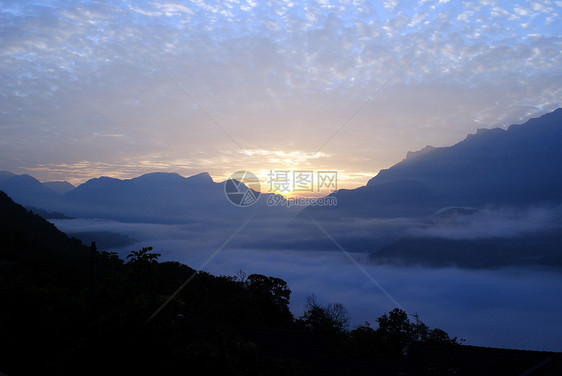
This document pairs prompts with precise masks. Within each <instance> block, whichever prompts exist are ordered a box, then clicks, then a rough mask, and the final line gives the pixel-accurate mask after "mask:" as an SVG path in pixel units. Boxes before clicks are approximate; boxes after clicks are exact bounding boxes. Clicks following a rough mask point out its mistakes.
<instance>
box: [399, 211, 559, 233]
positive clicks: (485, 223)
mask: <svg viewBox="0 0 562 376" xmlns="http://www.w3.org/2000/svg"><path fill="white" fill-rule="evenodd" d="M452 210H454V209H452ZM446 213H451V214H449V215H446V216H443V214H441V215H440V214H437V215H435V217H434V218H433V221H432V223H431V224H429V225H422V226H416V227H412V228H411V229H410V230H409V231H408V232H409V233H410V234H411V235H414V236H420V237H437V238H446V239H454V240H461V239H483V238H513V237H520V236H523V235H525V234H529V233H537V232H541V231H547V230H551V229H554V228H558V227H560V218H561V216H560V214H561V213H562V212H561V208H554V209H552V208H540V207H534V208H528V209H514V208H502V209H484V210H474V211H470V212H457V213H456V214H454V213H452V212H451V211H448V212H444V214H446Z"/></svg>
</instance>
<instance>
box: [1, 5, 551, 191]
mask: <svg viewBox="0 0 562 376" xmlns="http://www.w3.org/2000/svg"><path fill="white" fill-rule="evenodd" d="M523 8H525V12H528V15H527V16H523V15H517V14H516V13H515V7H514V6H513V5H510V4H504V3H499V2H486V3H482V4H480V5H479V6H473V5H470V4H469V3H467V4H460V3H454V2H448V3H439V4H433V3H430V2H421V3H419V4H417V5H416V4H405V3H398V2H387V3H385V6H380V7H376V6H374V5H372V4H370V3H369V2H361V1H359V2H353V3H350V4H339V3H337V4H336V3H334V2H328V1H321V2H311V3H310V4H309V5H308V6H307V7H306V8H305V7H303V5H301V4H298V3H291V2H282V1H273V2H271V3H258V2H252V1H248V2H244V1H241V2H238V3H237V2H232V3H230V2H229V3H224V4H215V3H209V2H205V1H198V2H193V3H191V4H182V3H177V2H165V3H142V2H141V3H135V5H130V4H128V3H123V4H119V3H114V4H106V5H103V6H102V7H100V6H93V5H91V4H89V3H86V2H84V3H81V2H74V3H68V4H66V3H59V2H56V1H55V2H54V3H53V4H52V6H51V5H42V4H41V3H38V4H36V5H33V6H26V7H21V6H17V5H12V6H10V7H5V8H3V10H2V12H1V13H0V21H1V22H0V24H1V25H2V26H1V29H0V32H1V34H0V35H1V37H0V38H1V40H2V45H3V52H2V53H1V54H0V67H2V71H3V72H4V74H3V79H2V84H1V85H0V98H1V99H2V100H1V101H0V132H1V135H2V137H1V138H0V139H1V140H2V141H0V142H2V149H1V150H0V158H1V160H2V161H3V165H2V166H1V168H2V169H9V170H13V171H15V172H30V171H32V169H36V168H37V167H40V166H39V165H41V166H59V165H63V164H75V163H81V162H82V161H87V162H89V163H91V164H94V165H95V164H114V166H115V168H114V170H118V169H120V166H123V165H124V164H125V165H126V163H124V162H123V161H124V160H129V161H130V160H134V159H138V160H139V161H140V160H146V158H143V155H153V154H158V155H166V156H167V157H168V158H169V159H170V160H171V161H185V160H190V161H191V165H192V166H193V169H194V170H197V171H202V170H209V171H210V172H211V173H213V174H214V175H216V174H219V175H224V174H226V173H225V172H223V171H233V170H237V169H239V168H238V167H239V165H240V162H241V160H240V158H239V155H238V154H236V152H235V151H232V152H231V150H233V149H234V150H235V149H236V145H234V144H233V143H232V142H231V140H230V139H229V138H228V137H226V136H225V135H224V133H222V131H221V130H220V129H218V128H217V127H216V126H215V125H214V124H213V123H212V121H210V120H209V119H208V118H207V117H206V116H205V114H204V113H202V111H201V110H200V109H199V108H198V106H197V105H196V104H195V103H193V102H192V101H191V100H190V99H189V98H188V97H187V96H186V95H185V94H184V93H183V92H182V90H180V89H179V88H178V87H177V86H176V85H175V84H174V83H173V82H171V81H170V79H169V78H168V77H167V76H166V75H165V74H164V73H163V72H162V71H160V70H159V69H158V67H156V66H155V65H154V64H153V63H152V61H151V58H153V59H155V60H156V61H158V62H159V64H161V65H162V66H163V67H164V68H165V69H166V71H167V72H169V74H170V75H171V76H172V77H173V78H174V79H175V80H176V81H177V82H178V83H179V84H180V85H181V86H182V88H183V89H184V90H185V91H186V92H188V93H189V94H190V95H191V96H192V97H193V98H194V99H196V101H197V103H198V104H199V105H200V106H201V107H202V108H204V109H205V111H207V112H208V113H209V114H210V115H211V116H212V117H213V118H214V119H215V120H216V121H217V122H218V123H219V124H221V126H222V127H223V128H224V129H225V130H226V131H227V132H228V133H229V134H230V135H231V136H232V137H233V138H234V139H236V140H237V142H239V143H240V145H242V147H243V148H245V149H251V150H279V151H284V152H286V153H290V152H291V151H295V150H297V151H299V152H301V153H307V152H310V153H312V152H314V151H315V150H317V148H318V147H319V146H320V145H321V144H322V142H324V140H325V139H326V138H327V137H328V136H329V135H331V134H333V133H334V132H335V130H336V129H337V128H338V127H339V126H341V125H342V124H344V123H345V122H346V121H347V120H349V119H350V117H352V115H353V114H354V112H355V111H356V110H357V109H358V108H359V107H360V106H361V105H362V104H363V103H364V102H365V101H366V100H367V98H369V97H370V96H371V95H372V94H373V93H374V92H375V91H376V90H377V88H379V87H380V86H381V85H382V83H383V82H385V81H386V80H387V79H388V78H389V77H390V76H391V75H392V74H393V72H395V71H396V70H397V69H398V67H400V66H401V64H403V63H404V62H405V61H406V59H407V57H408V56H411V55H412V54H414V58H413V59H412V61H411V62H410V63H409V64H408V65H407V66H406V67H405V68H404V69H403V70H402V71H401V72H400V73H399V74H398V75H396V77H395V78H394V79H393V80H392V81H391V82H389V84H388V85H387V86H386V87H385V88H384V90H382V91H381V92H380V93H379V94H377V95H376V96H375V97H374V98H373V100H372V101H370V102H369V103H368V104H367V105H366V106H365V107H364V108H363V109H362V110H361V111H360V112H359V114H357V116H355V117H353V119H352V120H351V121H350V122H349V124H348V125H346V127H345V128H344V129H342V131H341V132H339V133H338V135H337V137H335V138H334V140H332V141H331V142H330V143H329V144H328V145H327V148H326V149H325V150H323V152H325V153H326V154H329V155H330V157H329V158H326V159H324V158H322V159H320V158H319V159H318V160H316V162H317V163H319V164H320V163H326V164H329V165H330V166H328V167H329V168H330V169H337V170H340V171H344V170H345V171H348V172H349V173H351V174H353V173H357V172H360V171H372V172H373V174H375V173H376V172H377V171H378V170H379V169H381V168H385V167H388V166H389V165H391V164H393V163H394V162H396V161H398V160H400V159H401V157H402V156H403V155H404V153H405V152H406V151H407V150H415V149H418V148H419V147H423V146H425V145H426V144H433V145H436V146H442V145H447V144H450V143H453V142H455V141H458V140H460V139H462V138H464V135H465V134H466V133H471V132H473V131H474V129H475V128H477V127H482V124H484V125H485V126H495V125H498V124H499V125H504V124H506V123H507V124H509V123H513V122H520V121H522V120H525V119H526V118H528V117H530V116H535V115H539V114H542V113H544V112H547V111H549V110H551V109H554V108H556V107H557V106H559V105H560V101H561V93H560V90H559V87H560V77H559V75H558V73H557V72H558V70H557V69H558V68H557V67H559V66H560V64H561V63H562V56H561V54H560V49H559V43H560V36H559V32H558V30H557V29H556V26H555V25H557V23H556V22H555V21H556V20H557V19H558V18H559V13H560V6H559V5H558V4H551V5H549V6H547V7H541V6H540V4H538V3H529V4H525V5H522V6H521V9H523ZM547 8H552V9H547ZM521 12H523V11H522V10H519V13H521ZM463 14H464V16H461V15H463ZM512 15H515V16H516V17H519V18H520V19H521V20H524V21H522V22H525V23H528V27H527V29H525V28H523V27H521V26H520V25H519V24H518V23H516V20H511V19H510V17H512ZM459 16H460V21H459V20H457V19H458V18H459ZM547 17H549V18H551V23H550V24H549V23H547ZM521 20H519V21H521ZM519 21H517V22H519ZM475 119H477V120H478V121H475ZM477 123H478V124H477ZM100 135H121V136H120V137H100ZM226 151H228V152H226ZM218 154H220V155H221V157H222V161H221V164H209V163H206V162H205V161H215V160H216V159H217V155H218ZM254 157H255V160H251V161H249V160H244V161H243V162H244V163H246V164H247V165H250V167H252V168H253V166H255V165H261V166H259V167H258V168H257V169H264V168H265V169H267V168H268V167H269V166H265V164H266V163H264V162H263V161H259V160H258V159H259V158H262V157H263V156H262V155H259V154H256V155H255V156H254ZM352 159H354V160H355V162H352ZM357 161H361V162H357ZM303 163H305V164H306V163H307V162H306V161H304V162H303ZM170 168H171V169H173V168H174V166H173V165H172V164H171V165H170ZM177 168H178V169H183V168H184V167H183V165H177ZM246 168H247V169H250V168H249V167H246ZM254 169H256V168H254ZM43 171H44V174H45V175H44V176H45V179H51V178H49V173H48V171H47V170H43ZM56 171H57V170H56V167H55V169H54V170H53V172H52V174H56V173H57V172H56ZM128 171H131V176H134V175H138V173H136V174H135V173H134V172H133V171H132V170H128ZM139 171H140V170H139ZM87 173H89V171H87V170H85V171H84V174H83V176H82V177H81V178H80V179H81V180H85V179H87V178H90V177H92V176H91V175H87ZM59 174H60V170H59ZM131 176H129V177H131ZM58 178H59V176H57V179H58ZM365 181H366V180H365Z"/></svg>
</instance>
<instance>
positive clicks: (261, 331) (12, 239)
mask: <svg viewBox="0 0 562 376" xmlns="http://www.w3.org/2000/svg"><path fill="white" fill-rule="evenodd" d="M0 244H1V246H0V299H1V301H2V309H1V310H0V332H1V333H2V342H3V344H5V346H3V350H2V351H1V352H0V372H1V373H4V374H6V375H28V374H57V375H75V374H110V375H111V374H119V375H126V374H162V375H168V374H172V375H175V374H182V375H183V374H211V375H212V374H228V375H331V374H338V375H420V374H422V375H425V374H428V375H429V374H431V375H445V374H457V375H474V374H479V375H498V374H504V375H512V374H513V375H519V374H525V375H550V374H557V373H558V372H560V366H561V354H560V353H551V352H537V351H520V350H504V349H489V348H481V347H473V346H465V345H460V342H462V340H457V338H450V337H449V335H448V334H447V333H445V332H444V331H443V330H440V329H437V328H435V329H430V328H428V327H427V326H426V325H425V324H423V323H422V322H421V321H419V322H416V323H412V322H410V321H409V319H408V315H407V313H406V312H404V311H402V310H399V309H395V310H393V311H391V312H389V313H388V314H385V315H383V316H381V317H379V318H378V319H377V320H376V321H377V324H378V327H377V328H376V329H374V328H371V326H370V325H369V324H368V323H366V324H365V325H361V326H358V327H356V328H354V329H353V330H348V329H347V324H348V322H349V317H348V316H347V312H346V311H345V308H344V307H343V306H342V305H341V304H338V303H334V304H328V305H321V304H319V303H318V302H317V301H316V299H315V298H314V297H313V296H312V297H310V298H309V300H308V304H307V307H306V310H305V312H304V313H303V315H302V316H300V317H299V318H295V317H294V316H293V314H292V313H291V312H290V311H289V302H290V295H291V291H290V289H289V287H288V285H287V283H286V282H285V281H283V280H282V279H279V278H275V277H267V276H263V275H259V274H252V275H250V276H246V275H245V274H244V273H243V272H240V273H239V274H238V275H237V276H236V277H228V276H213V275H211V274H208V273H205V272H197V271H195V270H193V269H192V268H190V267H188V266H186V265H183V264H180V263H177V262H158V257H159V254H158V253H155V252H153V251H152V248H150V247H148V248H143V249H141V250H139V251H133V252H131V254H130V255H129V256H128V257H127V259H126V260H122V259H121V258H119V257H118V256H117V254H115V253H112V252H100V251H98V250H97V249H96V246H95V243H93V244H92V246H91V247H86V246H84V245H83V244H82V243H81V242H80V241H79V240H77V239H74V238H68V236H67V235H66V234H64V233H62V232H60V231H59V230H58V229H56V227H55V226H53V225H52V224H51V223H49V222H47V221H45V220H44V219H43V218H41V217H40V216H39V215H36V214H33V213H32V212H30V211H28V210H26V209H25V208H23V207H22V206H20V205H18V204H16V203H14V202H13V201H12V200H11V199H10V198H9V197H8V196H7V195H6V194H5V193H3V192H1V191H0ZM189 278H192V279H191V282H190V283H189V284H187V285H186V286H185V288H184V289H183V290H181V292H180V293H178V295H177V296H176V297H175V298H174V299H172V300H171V301H170V302H169V304H167V305H166V306H165V307H164V309H162V310H161V311H160V312H159V313H158V315H156V316H155V317H154V319H152V320H151V321H149V322H148V323H146V320H147V318H149V317H150V316H151V315H152V314H153V313H154V312H155V311H156V310H157V309H158V307H160V306H161V305H162V304H163V303H164V302H166V301H167V300H168V298H169V297H170V295H171V294H172V293H173V292H174V291H175V290H176V289H177V288H178V286H180V285H181V284H182V283H184V282H185V281H186V280H188V279H189Z"/></svg>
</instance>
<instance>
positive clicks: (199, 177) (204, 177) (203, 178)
mask: <svg viewBox="0 0 562 376" xmlns="http://www.w3.org/2000/svg"><path fill="white" fill-rule="evenodd" d="M187 179H188V180H189V181H191V182H197V183H214V181H213V178H212V177H211V175H210V174H209V173H208V172H201V173H199V174H196V175H192V176H190V177H188V178H187Z"/></svg>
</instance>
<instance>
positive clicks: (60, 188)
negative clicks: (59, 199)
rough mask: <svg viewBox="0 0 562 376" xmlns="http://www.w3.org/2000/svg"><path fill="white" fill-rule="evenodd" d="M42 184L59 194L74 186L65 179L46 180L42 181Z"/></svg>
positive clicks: (68, 190) (70, 189)
mask: <svg viewBox="0 0 562 376" xmlns="http://www.w3.org/2000/svg"><path fill="white" fill-rule="evenodd" d="M43 185H44V186H45V187H47V188H49V189H50V190H52V191H54V192H56V193H58V194H59V195H63V194H65V193H67V192H70V191H72V190H73V189H74V188H76V187H75V186H74V185H72V184H70V183H69V182H67V181H46V182H44V183H43Z"/></svg>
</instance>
